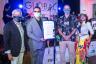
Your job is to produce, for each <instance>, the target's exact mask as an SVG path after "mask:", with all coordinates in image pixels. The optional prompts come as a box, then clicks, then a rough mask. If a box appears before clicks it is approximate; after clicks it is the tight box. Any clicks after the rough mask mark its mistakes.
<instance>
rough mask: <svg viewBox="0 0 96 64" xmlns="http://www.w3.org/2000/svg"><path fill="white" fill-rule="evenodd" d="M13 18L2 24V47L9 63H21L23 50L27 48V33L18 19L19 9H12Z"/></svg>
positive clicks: (19, 16) (20, 15)
mask: <svg viewBox="0 0 96 64" xmlns="http://www.w3.org/2000/svg"><path fill="white" fill-rule="evenodd" d="M12 17H13V20H12V21H11V22H9V23H7V24H6V25H5V26H4V47H5V53H6V54H7V55H8V58H9V60H10V61H11V64H22V62H23V55H24V51H26V50H29V48H28V45H27V34H26V30H25V28H23V25H22V23H21V22H20V19H21V17H22V12H21V10H20V9H15V10H13V11H12Z"/></svg>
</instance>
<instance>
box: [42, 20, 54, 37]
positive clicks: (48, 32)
mask: <svg viewBox="0 0 96 64" xmlns="http://www.w3.org/2000/svg"><path fill="white" fill-rule="evenodd" d="M54 29H55V27H54V21H43V34H44V39H54V38H55V31H54Z"/></svg>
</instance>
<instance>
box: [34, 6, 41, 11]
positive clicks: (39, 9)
mask: <svg viewBox="0 0 96 64" xmlns="http://www.w3.org/2000/svg"><path fill="white" fill-rule="evenodd" d="M35 8H38V9H39V10H40V12H41V8H40V7H38V6H36V7H34V8H33V11H34V9H35Z"/></svg>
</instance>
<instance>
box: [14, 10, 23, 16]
mask: <svg viewBox="0 0 96 64" xmlns="http://www.w3.org/2000/svg"><path fill="white" fill-rule="evenodd" d="M16 12H20V13H21V15H22V11H21V10H20V9H14V10H13V11H12V16H13V15H14V14H15V13H16Z"/></svg>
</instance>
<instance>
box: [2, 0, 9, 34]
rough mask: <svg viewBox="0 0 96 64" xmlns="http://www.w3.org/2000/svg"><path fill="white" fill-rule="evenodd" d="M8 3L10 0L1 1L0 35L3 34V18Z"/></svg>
mask: <svg viewBox="0 0 96 64" xmlns="http://www.w3.org/2000/svg"><path fill="white" fill-rule="evenodd" d="M7 2H8V0H0V34H3V27H4V23H3V20H2V17H3V9H4V5H5V4H6V3H7Z"/></svg>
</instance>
